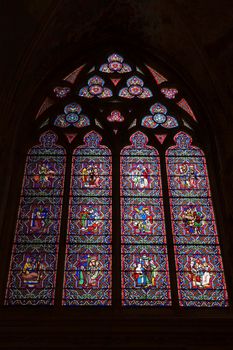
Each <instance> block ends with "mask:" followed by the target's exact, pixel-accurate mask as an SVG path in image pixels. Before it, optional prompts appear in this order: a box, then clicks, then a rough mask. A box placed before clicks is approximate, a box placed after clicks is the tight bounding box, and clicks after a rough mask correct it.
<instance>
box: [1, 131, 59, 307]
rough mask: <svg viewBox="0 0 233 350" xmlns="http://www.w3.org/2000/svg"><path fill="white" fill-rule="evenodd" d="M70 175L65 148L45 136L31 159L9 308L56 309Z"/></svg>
mask: <svg viewBox="0 0 233 350" xmlns="http://www.w3.org/2000/svg"><path fill="white" fill-rule="evenodd" d="M64 172H65V150H64V149H63V148H62V147H61V146H58V145H56V135H55V134H54V133H52V132H46V133H45V134H43V135H42V136H41V137H40V145H38V146H35V147H33V148H32V149H31V150H30V151H29V153H28V157H27V162H26V167H25V174H24V183H23V188H22V193H21V200H20V208H19V214H18V221H17V228H16V234H15V239H14V245H13V251H12V258H11V267H10V272H9V279H8V286H7V292H6V301H5V303H6V304H8V305H9V304H11V305H13V304H14V305H16V304H18V305H52V304H53V303H54V288H55V280H56V268H57V254H58V241H59V231H60V219H61V209H62V195H63V183H64Z"/></svg>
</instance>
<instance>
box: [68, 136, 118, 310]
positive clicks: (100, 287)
mask: <svg viewBox="0 0 233 350" xmlns="http://www.w3.org/2000/svg"><path fill="white" fill-rule="evenodd" d="M101 139H102V138H101V136H100V135H99V134H98V133H96V132H95V131H91V132H89V133H88V134H87V135H86V136H85V137H84V145H83V146H79V147H77V148H76V150H75V151H74V154H73V163H72V179H71V191H70V208H69V226H68V236H67V248H66V259H65V260H66V261H65V280H64V293H63V304H64V305H110V304H111V277H112V271H111V226H112V224H111V219H112V216H111V205H112V203H111V202H112V199H111V192H112V173H111V171H112V170H111V169H112V165H111V152H110V150H109V149H108V148H107V147H105V146H102V145H100V142H101Z"/></svg>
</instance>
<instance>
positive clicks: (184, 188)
mask: <svg viewBox="0 0 233 350" xmlns="http://www.w3.org/2000/svg"><path fill="white" fill-rule="evenodd" d="M174 140H175V142H176V145H175V146H172V147H170V148H169V149H168V150H167V153H166V155H167V174H168V183H169V195H170V205H171V216H172V229H173V240H174V246H175V259H176V270H177V281H178V293H179V302H180V305H181V306H227V305H228V301H227V300H228V297H227V292H226V285H225V279H224V273H223V264H222V258H221V252H220V247H219V242H218V236H217V229H216V223H215V216H214V211H213V206H212V200H211V193H210V187H209V180H208V173H207V168H206V161H205V157H204V153H203V152H202V151H201V150H200V149H199V148H198V147H195V146H192V139H191V137H190V136H188V135H187V134H186V133H184V132H180V133H178V134H177V135H176V136H175V138H174Z"/></svg>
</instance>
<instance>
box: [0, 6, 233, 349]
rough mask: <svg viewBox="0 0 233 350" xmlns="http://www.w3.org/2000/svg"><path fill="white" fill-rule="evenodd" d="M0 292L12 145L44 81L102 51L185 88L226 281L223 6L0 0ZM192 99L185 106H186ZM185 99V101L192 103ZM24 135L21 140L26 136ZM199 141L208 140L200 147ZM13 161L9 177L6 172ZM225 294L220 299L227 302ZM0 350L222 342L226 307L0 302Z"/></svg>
mask: <svg viewBox="0 0 233 350" xmlns="http://www.w3.org/2000/svg"><path fill="white" fill-rule="evenodd" d="M0 17H1V20H0V28H1V30H0V42H1V49H0V52H1V55H0V63H1V64H0V76H1V88H0V106H1V109H0V159H1V163H0V165H1V166H0V199H1V201H0V229H1V231H0V266H1V269H0V270H1V271H0V279H1V292H0V298H1V300H3V296H4V291H3V286H4V283H5V282H4V281H5V278H6V277H5V276H6V271H7V264H8V263H7V262H8V261H9V255H10V244H11V242H12V232H13V228H14V225H15V218H16V215H17V203H18V202H17V201H18V196H19V193H18V192H17V189H18V188H19V184H20V183H21V180H22V171H23V170H22V169H23V162H24V156H23V154H24V153H23V152H24V149H25V147H26V146H27V144H28V142H29V141H30V135H31V134H32V133H33V125H34V124H33V120H34V118H35V115H36V113H37V111H38V109H39V107H40V104H41V103H42V101H43V99H44V97H45V96H46V94H47V92H48V88H49V87H51V86H52V83H53V81H55V80H56V79H57V78H58V77H62V76H63V75H65V74H66V73H69V72H71V71H72V70H73V68H74V67H75V65H76V63H78V62H82V59H84V58H86V57H88V55H90V56H91V55H92V54H93V53H96V52H99V51H100V50H101V49H106V48H107V47H116V49H117V48H118V47H120V48H122V49H124V48H127V50H130V52H131V55H132V53H133V55H135V57H138V56H137V55H139V56H140V55H141V53H143V55H142V57H143V56H144V57H148V59H149V60H150V61H151V64H153V62H155V63H154V64H155V65H156V59H158V60H159V61H160V62H163V63H164V66H167V67H170V68H171V69H172V70H173V72H174V73H175V74H176V75H177V77H179V79H180V80H182V81H183V82H184V85H185V86H188V87H189V91H191V92H192V96H190V99H191V100H192V98H193V100H194V101H195V102H194V108H196V111H197V112H198V117H199V118H200V119H201V118H206V119H207V121H208V125H209V135H208V137H207V140H209V139H211V140H212V141H211V142H212V143H213V145H214V146H213V147H211V148H210V149H211V151H210V152H209V154H207V157H209V159H210V163H211V164H212V168H213V169H212V170H211V172H212V173H214V174H215V176H214V181H213V183H214V186H215V188H214V190H213V193H214V196H215V193H216V198H217V202H216V203H215V205H216V207H217V212H218V217H219V222H220V223H219V225H220V228H221V229H220V232H221V237H220V241H221V242H222V245H223V255H224V262H225V269H226V278H227V282H228V291H229V295H230V297H231V296H232V287H233V283H232V281H233V254H232V252H233V233H232V227H233V103H232V99H233V64H232V62H233V2H232V1H231V0H222V1H213V0H204V1H203V0H194V1H189V0H115V1H114V0H98V1H94V0H86V1H82V0H12V1H8V2H7V1H5V0H1V1H0ZM195 103H196V105H195ZM195 106H196V107H195ZM27 140H28V141H27ZM207 148H208V145H207ZM17 164H18V166H19V169H21V170H19V171H18V172H15V171H14V169H15V167H16V166H17ZM231 300H232V297H231ZM0 333H1V335H0V348H4V349H5V348H7V349H29V348H30V349H32V348H33V349H37V348H38V349H39V348H40V349H47V348H51V349H76V348H77V349H92V348H97V347H98V348H103V349H108V348H109V349H167V350H168V349H177V350H178V349H179V350H194V349H195V350H196V349H206V350H210V349H211V350H212V349H232V343H233V313H232V308H231V307H230V308H229V309H227V310H218V309H211V310H207V309H201V310H163V309H160V310H156V311H155V310H153V309H151V308H148V309H145V308H144V309H141V310H138V309H132V310H119V309H116V310H108V311H105V310H104V309H96V308H94V309H93V308H86V309H85V310H82V312H80V311H79V309H77V308H72V309H70V310H67V309H65V310H64V309H63V308H62V307H59V306H57V307H56V308H38V307H37V308H33V307H31V308H30V307H21V308H19V307H4V306H0Z"/></svg>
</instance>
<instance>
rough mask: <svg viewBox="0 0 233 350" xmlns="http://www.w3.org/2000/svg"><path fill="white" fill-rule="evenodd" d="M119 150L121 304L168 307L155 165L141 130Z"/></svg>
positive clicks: (157, 163) (154, 152) (153, 151)
mask: <svg viewBox="0 0 233 350" xmlns="http://www.w3.org/2000/svg"><path fill="white" fill-rule="evenodd" d="M130 141H131V145H130V146H127V147H125V148H124V149H123V150H122V152H121V225H122V240H121V241H122V304H123V305H135V306H136V305H138V306H144V305H150V306H168V305H171V294H170V283H169V273H168V257H167V247H166V236H165V224H164V210H163V200H162V189H161V178H160V161H159V156H158V152H157V150H156V149H155V148H154V147H151V146H148V145H147V142H148V138H147V137H146V135H144V134H143V133H142V132H140V131H138V132H136V133H134V134H133V135H132V136H131V138H130Z"/></svg>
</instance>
